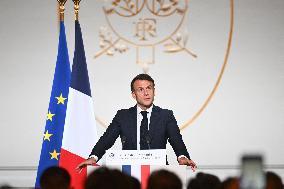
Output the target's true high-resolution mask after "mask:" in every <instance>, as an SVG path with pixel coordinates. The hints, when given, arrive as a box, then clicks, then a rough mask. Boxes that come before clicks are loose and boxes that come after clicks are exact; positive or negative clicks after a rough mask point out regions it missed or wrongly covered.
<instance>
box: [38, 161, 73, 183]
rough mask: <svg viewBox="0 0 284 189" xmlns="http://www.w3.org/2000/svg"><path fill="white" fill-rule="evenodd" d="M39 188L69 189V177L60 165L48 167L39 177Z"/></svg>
mask: <svg viewBox="0 0 284 189" xmlns="http://www.w3.org/2000/svg"><path fill="white" fill-rule="evenodd" d="M40 187H41V189H71V177H70V174H69V173H68V171H67V170H65V169H64V168H62V167H55V166H54V167H49V168H47V169H46V170H45V171H44V172H43V173H42V175H41V177H40Z"/></svg>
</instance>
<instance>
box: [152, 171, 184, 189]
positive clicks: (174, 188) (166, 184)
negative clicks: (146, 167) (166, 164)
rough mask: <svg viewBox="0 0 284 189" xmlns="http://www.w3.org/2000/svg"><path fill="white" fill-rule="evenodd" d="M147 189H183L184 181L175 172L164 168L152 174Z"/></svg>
mask: <svg viewBox="0 0 284 189" xmlns="http://www.w3.org/2000/svg"><path fill="white" fill-rule="evenodd" d="M147 189H182V182H181V180H180V178H179V177H178V176H177V175H176V174H175V173H173V172H170V171H167V170H164V169H162V170H158V171H154V172H153V173H152V174H151V175H150V177H149V179H148V184H147Z"/></svg>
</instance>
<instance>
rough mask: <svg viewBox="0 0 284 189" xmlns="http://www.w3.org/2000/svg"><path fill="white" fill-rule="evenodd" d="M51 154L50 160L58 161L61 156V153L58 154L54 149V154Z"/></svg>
mask: <svg viewBox="0 0 284 189" xmlns="http://www.w3.org/2000/svg"><path fill="white" fill-rule="evenodd" d="M49 153H50V155H51V158H50V159H56V160H58V156H59V154H60V153H57V152H56V150H55V149H54V151H53V152H49Z"/></svg>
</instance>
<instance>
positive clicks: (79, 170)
mask: <svg viewBox="0 0 284 189" xmlns="http://www.w3.org/2000/svg"><path fill="white" fill-rule="evenodd" d="M96 163H97V161H96V159H95V158H88V159H87V160H85V161H83V162H82V163H80V164H79V165H78V166H77V167H76V171H77V172H78V173H80V172H81V171H82V169H83V168H85V167H86V166H87V165H93V164H96Z"/></svg>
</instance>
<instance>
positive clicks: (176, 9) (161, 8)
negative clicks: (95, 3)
mask: <svg viewBox="0 0 284 189" xmlns="http://www.w3.org/2000/svg"><path fill="white" fill-rule="evenodd" d="M103 11H104V15H105V18H106V21H107V27H105V26H104V27H101V30H100V31H101V32H100V34H99V37H100V48H101V50H100V51H99V52H97V53H96V55H95V58H98V57H99V56H101V55H103V54H106V55H109V56H113V55H114V54H115V52H119V53H124V52H126V51H127V50H128V49H129V46H131V47H134V48H136V63H137V64H138V65H140V66H141V67H142V68H143V70H144V72H147V71H148V70H149V64H154V63H155V47H156V46H157V45H163V46H164V52H165V53H177V52H180V51H185V52H187V53H188V54H189V55H191V56H192V57H194V58H196V57H197V55H196V54H194V53H193V52H192V51H191V50H189V49H188V48H187V47H186V44H187V41H188V40H187V39H188V33H187V32H186V27H187V26H186V25H183V22H184V20H185V17H186V14H187V12H188V1H187V0H183V1H179V0H163V1H161V0H143V1H141V0H139V1H138V0H112V1H110V2H106V3H105V5H104V6H103ZM182 30H184V31H183V32H181V31H182ZM102 31H104V32H102ZM145 54H146V56H145ZM142 55H144V56H142Z"/></svg>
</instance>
